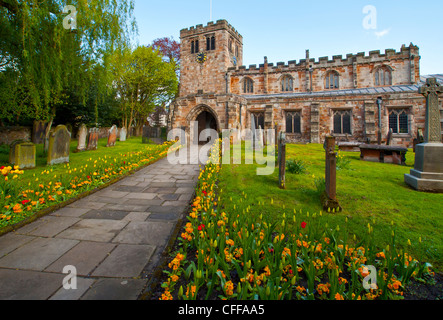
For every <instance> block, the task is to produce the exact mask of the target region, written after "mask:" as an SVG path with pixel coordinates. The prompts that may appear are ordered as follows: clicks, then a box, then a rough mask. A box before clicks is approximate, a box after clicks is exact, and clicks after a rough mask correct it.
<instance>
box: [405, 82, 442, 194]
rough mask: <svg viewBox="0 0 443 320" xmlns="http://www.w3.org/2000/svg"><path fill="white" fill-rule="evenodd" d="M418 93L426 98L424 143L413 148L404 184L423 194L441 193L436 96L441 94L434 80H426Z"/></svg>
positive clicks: (440, 153) (439, 140)
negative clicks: (412, 156) (410, 165)
mask: <svg viewBox="0 0 443 320" xmlns="http://www.w3.org/2000/svg"><path fill="white" fill-rule="evenodd" d="M418 92H419V93H420V94H422V95H424V96H425V98H426V125H425V136H424V140H425V142H424V143H421V144H418V145H416V146H415V165H414V169H412V170H411V172H410V174H406V175H405V182H406V183H407V184H408V185H410V186H411V187H412V188H414V189H416V190H419V191H425V192H439V193H443V160H442V159H443V143H442V142H441V122H440V121H441V120H440V108H439V101H438V94H442V93H443V86H441V85H440V84H439V83H438V82H437V79H436V78H428V79H427V80H426V85H424V86H422V87H420V88H419V90H418Z"/></svg>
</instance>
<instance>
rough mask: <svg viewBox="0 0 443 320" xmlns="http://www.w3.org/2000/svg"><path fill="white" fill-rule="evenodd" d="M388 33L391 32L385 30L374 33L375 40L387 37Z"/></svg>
mask: <svg viewBox="0 0 443 320" xmlns="http://www.w3.org/2000/svg"><path fill="white" fill-rule="evenodd" d="M390 31H391V29H385V30H383V31H380V32H374V33H375V35H376V37H377V39H380V38H381V37H384V36H385V35H387V34H388V33H389V32H390Z"/></svg>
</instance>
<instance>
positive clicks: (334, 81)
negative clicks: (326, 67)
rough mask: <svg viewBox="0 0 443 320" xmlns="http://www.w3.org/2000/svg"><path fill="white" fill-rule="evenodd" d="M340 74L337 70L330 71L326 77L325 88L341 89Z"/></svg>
mask: <svg viewBox="0 0 443 320" xmlns="http://www.w3.org/2000/svg"><path fill="white" fill-rule="evenodd" d="M339 88H340V76H339V74H338V72H337V71H329V72H328V73H327V74H326V78H325V89H339Z"/></svg>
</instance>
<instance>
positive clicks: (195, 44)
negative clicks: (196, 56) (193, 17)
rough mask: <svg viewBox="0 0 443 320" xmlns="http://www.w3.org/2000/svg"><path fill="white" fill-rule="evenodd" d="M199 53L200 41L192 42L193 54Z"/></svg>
mask: <svg viewBox="0 0 443 320" xmlns="http://www.w3.org/2000/svg"><path fill="white" fill-rule="evenodd" d="M198 52H199V48H198V40H192V41H191V53H198Z"/></svg>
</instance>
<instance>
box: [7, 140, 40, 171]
mask: <svg viewBox="0 0 443 320" xmlns="http://www.w3.org/2000/svg"><path fill="white" fill-rule="evenodd" d="M11 151H12V149H11ZM12 160H13V161H11V164H13V165H15V166H18V167H19V169H20V170H23V169H33V168H35V144H33V143H32V142H22V143H18V144H16V145H15V146H14V156H13V159H12Z"/></svg>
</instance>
